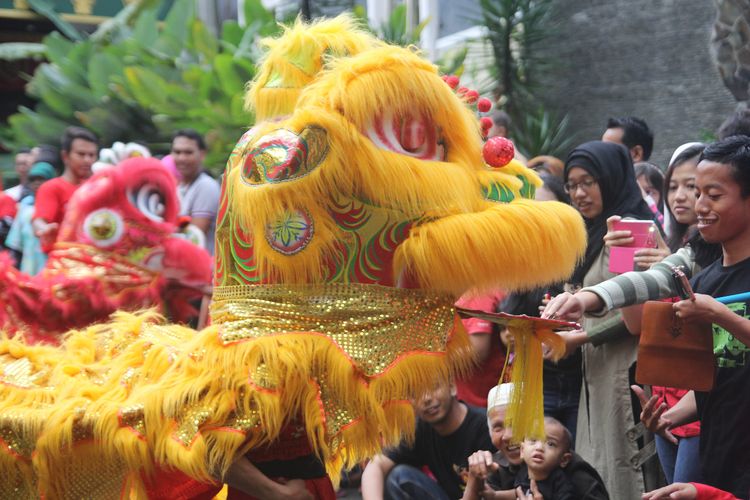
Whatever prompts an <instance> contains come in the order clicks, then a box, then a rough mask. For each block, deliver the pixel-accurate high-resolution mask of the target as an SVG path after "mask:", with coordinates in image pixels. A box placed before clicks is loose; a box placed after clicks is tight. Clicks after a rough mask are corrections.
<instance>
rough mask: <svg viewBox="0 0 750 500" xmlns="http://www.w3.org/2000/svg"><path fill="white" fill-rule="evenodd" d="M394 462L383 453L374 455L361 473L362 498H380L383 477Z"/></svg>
mask: <svg viewBox="0 0 750 500" xmlns="http://www.w3.org/2000/svg"><path fill="white" fill-rule="evenodd" d="M395 466H396V463H395V462H394V461H393V460H391V459H390V458H388V457H386V456H385V455H376V456H375V458H373V459H372V460H370V462H369V463H368V464H367V467H365V470H364V472H363V473H362V498H363V500H382V499H383V490H384V485H385V478H386V477H387V476H388V473H389V472H391V470H392V469H393V468H394V467H395Z"/></svg>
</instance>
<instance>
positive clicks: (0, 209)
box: [0, 192, 18, 219]
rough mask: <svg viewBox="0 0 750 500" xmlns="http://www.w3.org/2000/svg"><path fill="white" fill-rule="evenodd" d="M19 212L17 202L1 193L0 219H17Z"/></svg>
mask: <svg viewBox="0 0 750 500" xmlns="http://www.w3.org/2000/svg"><path fill="white" fill-rule="evenodd" d="M17 211H18V207H17V206H16V201H15V200H14V199H13V198H11V197H10V196H8V195H7V194H5V193H2V192H0V219H2V218H4V217H10V218H11V219H15V218H16V212H17Z"/></svg>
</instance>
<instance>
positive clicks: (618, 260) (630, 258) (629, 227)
mask: <svg viewBox="0 0 750 500" xmlns="http://www.w3.org/2000/svg"><path fill="white" fill-rule="evenodd" d="M607 225H608V227H609V231H608V232H607V235H606V236H605V237H604V238H605V241H606V244H607V245H608V246H609V247H610V253H609V270H610V272H613V273H616V274H621V273H625V272H628V271H635V270H637V269H636V264H635V253H636V252H637V251H638V250H642V249H644V248H657V246H658V238H659V232H658V229H657V227H656V224H654V221H650V220H621V219H620V218H619V217H617V219H615V218H610V219H608V220H607Z"/></svg>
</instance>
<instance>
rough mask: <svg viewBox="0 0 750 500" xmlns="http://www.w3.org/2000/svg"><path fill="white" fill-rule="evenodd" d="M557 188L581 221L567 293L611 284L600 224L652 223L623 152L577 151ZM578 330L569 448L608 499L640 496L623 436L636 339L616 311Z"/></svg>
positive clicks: (590, 147)
mask: <svg viewBox="0 0 750 500" xmlns="http://www.w3.org/2000/svg"><path fill="white" fill-rule="evenodd" d="M564 176H565V177H564V178H565V189H566V191H567V192H568V194H569V195H570V199H571V203H572V205H573V206H574V207H576V208H577V209H578V211H579V212H580V213H581V215H582V216H583V217H584V219H585V221H586V231H587V233H588V246H587V248H586V255H585V258H584V259H583V261H582V262H581V263H579V265H578V266H577V267H576V269H575V271H574V272H573V276H572V277H571V279H570V288H574V289H576V288H580V287H581V286H592V285H595V284H598V283H600V282H602V281H604V280H607V279H609V278H612V277H613V276H614V274H612V273H610V272H609V248H608V247H606V246H605V245H604V240H603V238H604V235H605V234H606V232H607V219H608V218H609V217H611V216H613V215H619V216H621V217H623V218H630V219H640V220H653V213H652V212H651V210H650V209H649V208H648V205H647V204H646V202H645V201H643V197H642V195H641V190H640V188H639V187H638V183H637V182H636V180H635V175H634V171H633V164H632V162H631V159H630V155H629V154H628V151H627V150H626V149H625V148H624V147H623V146H621V145H618V144H614V143H607V142H601V141H592V142H587V143H585V144H582V145H580V146H578V147H577V148H576V149H574V150H573V151H572V152H571V153H570V155H569V156H568V159H567V161H566V162H565V171H564ZM583 327H584V331H582V332H572V333H569V334H566V335H565V337H566V343H567V344H568V347H569V352H571V351H572V350H573V349H574V348H576V347H578V346H582V350H583V386H582V390H581V403H580V407H579V411H578V429H577V435H576V446H575V450H576V452H578V453H579V454H580V455H581V456H582V457H583V458H584V459H585V460H586V461H588V462H589V463H590V464H591V465H593V466H594V468H596V469H597V470H598V471H599V472H600V473H601V475H602V478H603V479H604V482H605V484H606V485H607V489H608V490H609V494H610V496H611V497H612V498H640V497H641V495H642V494H643V492H644V477H643V473H642V468H638V469H636V468H635V467H634V466H633V464H632V463H631V459H633V458H634V457H635V456H636V454H637V453H638V443H637V442H636V441H632V440H630V439H628V438H627V437H626V432H627V431H628V430H629V429H630V428H632V427H633V426H634V425H635V423H636V420H635V412H634V409H633V401H632V399H631V395H630V385H631V383H634V377H633V375H634V373H635V361H636V355H637V348H638V337H635V336H633V335H630V334H629V333H628V331H627V329H626V328H625V325H624V324H623V322H622V318H621V316H620V313H619V312H618V311H613V312H610V313H608V314H606V315H605V316H602V317H597V318H586V319H585V320H584V323H583Z"/></svg>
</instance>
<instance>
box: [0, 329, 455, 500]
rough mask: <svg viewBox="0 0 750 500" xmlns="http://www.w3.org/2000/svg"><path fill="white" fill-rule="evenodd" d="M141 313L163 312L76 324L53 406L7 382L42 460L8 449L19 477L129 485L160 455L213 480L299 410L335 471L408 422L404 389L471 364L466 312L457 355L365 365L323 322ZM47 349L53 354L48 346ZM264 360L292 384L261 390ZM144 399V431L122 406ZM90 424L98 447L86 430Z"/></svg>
mask: <svg viewBox="0 0 750 500" xmlns="http://www.w3.org/2000/svg"><path fill="white" fill-rule="evenodd" d="M144 318H148V319H150V320H151V321H153V320H154V319H155V316H154V315H153V314H145V315H127V314H119V315H118V317H117V319H116V321H114V322H112V323H110V324H107V325H99V326H97V327H92V328H89V329H86V330H83V331H80V332H75V333H72V334H70V335H69V336H68V339H67V341H66V343H65V345H64V346H63V348H62V349H60V350H58V357H57V363H56V364H55V366H54V367H53V368H52V371H51V373H50V377H49V379H48V383H49V384H54V385H55V387H56V389H58V391H59V394H64V395H65V397H64V398H63V397H59V396H58V397H56V398H55V400H54V401H48V403H51V406H49V405H48V404H43V405H42V404H39V403H38V398H37V397H35V394H34V391H33V390H32V391H28V390H26V389H22V388H19V387H8V386H5V387H4V391H5V393H4V394H5V395H8V396H12V397H11V398H10V399H9V400H12V401H14V403H13V407H12V409H11V407H10V405H9V404H8V402H7V401H8V400H3V401H0V415H8V414H10V413H11V411H12V413H13V415H16V416H17V417H18V423H19V427H18V435H19V436H21V437H22V438H23V440H24V441H25V442H31V443H34V448H33V451H34V455H33V461H24V460H19V461H13V460H11V459H9V458H8V455H7V453H3V452H2V450H0V465H2V466H3V469H2V470H4V471H11V470H12V471H14V472H13V474H14V475H15V476H13V477H14V478H15V479H13V477H12V478H11V479H13V482H14V483H15V484H21V485H24V487H25V488H29V485H35V488H39V491H41V492H43V493H45V494H46V495H48V496H49V497H51V498H52V497H54V498H61V497H63V496H64V495H66V494H69V493H70V492H75V491H78V490H76V489H75V488H77V487H79V486H80V484H83V483H81V481H83V479H81V478H82V475H81V474H83V475H86V476H87V477H92V478H99V480H100V482H101V484H97V486H96V488H99V489H100V490H101V491H104V489H107V491H114V490H116V489H118V488H124V487H125V486H123V485H125V484H126V482H127V484H129V485H130V486H128V487H129V488H141V489H142V488H143V485H141V484H140V476H139V473H141V472H143V473H146V474H150V473H151V471H153V470H154V469H155V467H157V466H158V465H159V464H170V466H172V467H174V468H177V469H179V470H180V471H183V472H184V473H186V474H188V475H189V476H191V477H194V478H199V479H202V480H204V481H211V480H212V478H215V477H221V476H222V475H223V474H224V473H225V472H226V471H227V469H228V468H229V466H230V465H231V464H232V462H233V461H234V460H235V457H236V456H237V453H240V452H244V451H246V450H248V449H250V448H257V447H259V446H263V445H268V444H270V443H273V442H274V440H275V439H276V438H277V437H278V434H279V431H280V430H281V428H282V427H283V426H284V425H285V424H286V423H287V422H289V420H290V419H292V418H294V417H295V416H301V417H302V420H303V421H304V423H305V425H306V428H307V433H308V436H309V439H310V441H311V444H312V446H313V449H314V450H315V451H316V452H317V453H318V454H319V455H320V456H321V457H322V458H323V460H324V462H325V463H326V466H327V469H328V471H329V473H330V474H331V477H336V475H337V473H338V471H340V470H341V467H350V466H352V465H354V464H356V463H357V462H359V461H361V460H363V459H365V458H367V457H370V456H372V455H374V454H375V453H378V452H379V451H380V449H381V446H383V445H388V444H390V445H393V444H395V443H397V442H398V440H399V439H400V438H401V437H402V435H404V434H406V435H407V436H408V435H410V434H411V433H412V432H413V413H412V410H411V407H410V405H409V404H408V403H407V402H406V401H405V400H406V399H407V398H408V397H409V396H410V395H414V394H419V393H421V392H423V391H425V390H428V389H429V388H430V387H432V386H433V385H434V383H435V380H440V379H442V380H448V379H450V378H451V377H453V376H455V375H456V374H458V373H460V372H461V371H462V370H465V369H466V368H467V365H468V362H469V359H470V358H469V355H470V346H469V343H468V338H467V336H466V334H465V332H464V331H463V329H462V328H461V327H460V326H459V325H460V322H459V323H457V324H456V328H455V331H454V333H453V335H452V336H451V338H450V340H449V345H448V347H447V349H446V352H447V354H417V353H413V354H412V355H410V356H407V357H404V358H401V359H400V360H399V362H398V363H397V364H395V365H394V366H393V367H391V368H390V369H389V370H387V371H386V372H384V373H383V374H382V375H380V376H377V377H374V378H365V377H363V375H362V374H361V373H360V372H359V371H358V370H357V369H356V367H354V366H353V365H352V363H351V361H350V360H349V359H348V358H347V357H346V356H345V354H344V353H342V351H341V350H340V348H339V347H338V346H336V345H335V344H333V342H331V341H330V339H328V338H327V337H324V336H321V335H310V334H305V333H304V332H300V333H289V334H285V335H278V336H272V337H264V338H260V339H255V340H252V341H246V342H239V343H236V344H230V345H224V344H223V343H222V342H221V341H220V336H219V335H218V329H217V327H209V328H207V329H205V330H203V331H201V332H192V331H191V330H188V329H186V328H183V327H179V326H176V325H170V326H159V325H152V324H150V323H144ZM92 335H93V336H94V337H92ZM94 338H95V339H96V340H95V341H94V342H92V340H94ZM14 344H15V341H12V340H6V341H4V342H3V344H2V346H3V347H5V348H6V352H9V351H11V350H12V351H14V352H16V353H17V354H21V353H22V354H23V355H25V356H27V357H28V359H35V358H36V354H37V352H36V351H37V348H26V349H21V350H16V349H11V347H15V345H14ZM73 347H75V348H78V349H79V350H77V351H74V350H73V349H72V348H73ZM38 349H39V353H41V354H46V351H47V348H43V347H42V348H38ZM4 364H7V363H4ZM261 366H262V367H263V368H264V372H265V371H267V372H268V373H270V374H272V375H273V380H278V381H283V388H282V387H276V386H269V387H268V388H266V389H263V390H260V389H254V388H253V386H252V384H250V383H249V382H250V380H251V379H249V377H251V378H252V374H253V373H255V370H256V368H259V367H261ZM265 369H267V370H265ZM318 390H320V391H322V393H323V394H324V395H327V397H330V398H331V400H332V401H336V402H338V404H340V405H342V406H341V408H342V409H343V410H344V411H345V414H349V415H352V416H366V418H362V419H355V420H354V421H353V422H352V423H349V424H348V425H346V426H344V427H341V428H338V427H337V426H333V427H332V426H331V425H332V424H331V422H326V421H325V420H324V418H323V415H322V414H321V411H320V401H319V397H320V395H319V392H318ZM24 395H28V396H29V399H28V400H25V399H24V397H23V396H24ZM133 406H139V407H140V408H142V417H143V418H142V423H143V424H144V425H145V427H143V428H142V429H141V430H142V432H143V433H144V434H142V435H139V433H138V432H135V431H134V430H133V429H131V428H129V427H123V425H121V423H120V420H119V415H120V412H121V411H122V410H123V409H124V408H130V407H133ZM237 415H243V416H245V417H247V418H248V419H250V420H251V421H254V422H255V425H249V426H248V427H247V428H246V433H245V432H240V431H238V430H236V427H237V425H238V424H232V422H233V420H234V419H235V418H236V416H237ZM331 416H332V415H328V417H329V418H330V417H331ZM253 419H254V420H253ZM193 421H195V422H197V423H196V424H195V425H193V424H192V422H193ZM233 426H234V427H235V429H232V427H233ZM144 429H145V430H144ZM181 429H182V430H181ZM185 429H187V431H185ZM183 431H184V432H187V434H182V432H183ZM198 431H199V432H198ZM87 436H90V439H92V440H93V441H92V442H95V443H96V446H89V445H87V444H86V443H87V442H88V441H83V442H81V441H80V439H81V437H83V438H86V437H87ZM176 436H177V437H179V436H182V437H185V438H187V439H188V441H182V442H181V441H180V440H178V439H176ZM342 443H345V445H342ZM11 462H12V463H11ZM32 462H33V467H32V466H31V465H32ZM115 470H116V471H118V473H117V474H114V472H113V471H115ZM103 476H106V477H110V476H111V477H110V480H109V481H105V480H103V479H102V477H103ZM79 483H80V484H79ZM87 484H88V483H87ZM91 487H92V486H91V485H90V484H89V485H87V486H86V488H91ZM2 491H3V490H2V488H0V492H2ZM92 491H98V490H96V489H94V490H92ZM104 497H106V495H104Z"/></svg>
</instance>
